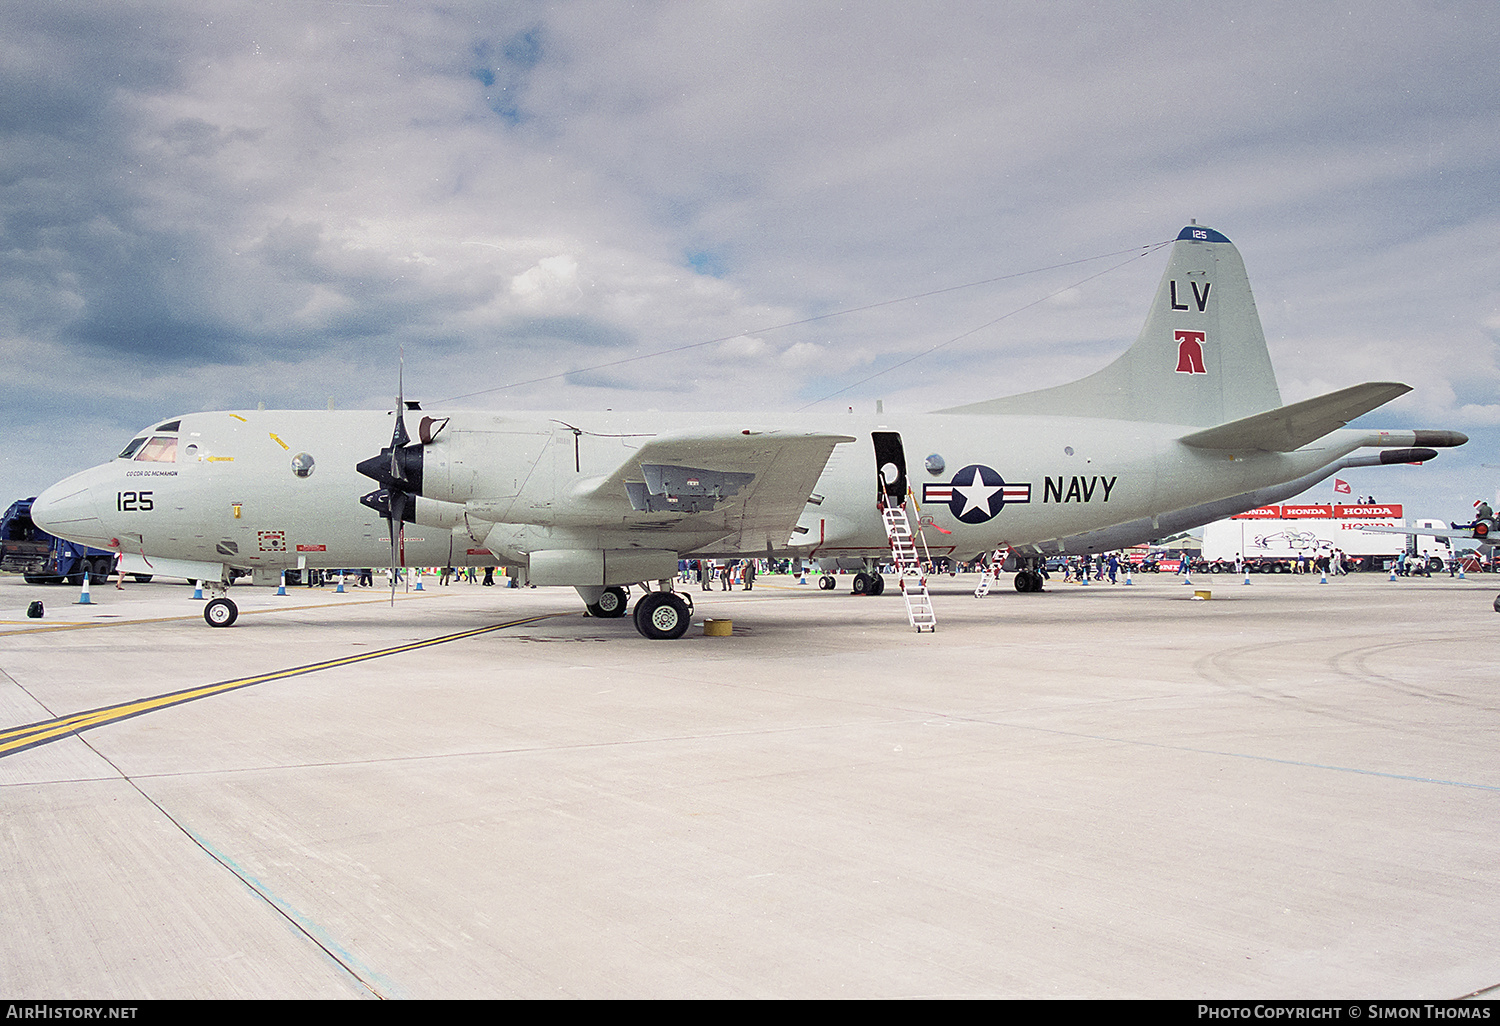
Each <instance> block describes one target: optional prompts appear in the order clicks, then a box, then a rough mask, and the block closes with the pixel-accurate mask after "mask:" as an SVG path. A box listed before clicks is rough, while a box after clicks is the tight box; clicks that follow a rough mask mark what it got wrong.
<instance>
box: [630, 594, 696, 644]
mask: <svg viewBox="0 0 1500 1026" xmlns="http://www.w3.org/2000/svg"><path fill="white" fill-rule="evenodd" d="M634 616H635V629H636V630H638V631H640V632H641V636H642V637H646V638H650V639H651V640H652V641H670V640H674V639H676V638H680V637H682V636H683V635H684V634H686V633H687V629H688V628H689V627H691V626H692V624H693V600H692V597H691V596H687V595H679V594H677V593H676V592H675V591H648V592H646V594H644V595H642V596H641V597H640V598H639V599H637V600H636V603H635V613H634Z"/></svg>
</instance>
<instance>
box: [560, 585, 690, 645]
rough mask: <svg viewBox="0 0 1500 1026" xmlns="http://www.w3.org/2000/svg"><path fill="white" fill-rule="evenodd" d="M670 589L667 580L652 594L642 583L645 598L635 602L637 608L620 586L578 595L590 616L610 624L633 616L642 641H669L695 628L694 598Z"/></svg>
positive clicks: (581, 591) (580, 591) (594, 588)
mask: <svg viewBox="0 0 1500 1026" xmlns="http://www.w3.org/2000/svg"><path fill="white" fill-rule="evenodd" d="M671 586H672V582H671V581H669V580H664V581H660V582H658V584H657V590H656V591H649V590H647V585H646V584H644V583H642V584H641V585H640V589H641V591H642V592H644V594H643V595H641V597H640V598H638V599H636V602H635V606H634V608H632V607H631V605H630V590H629V589H628V588H622V587H619V586H618V585H611V586H610V587H608V588H600V587H598V586H592V587H580V588H579V589H578V594H579V596H580V597H581V598H582V599H583V604H584V607H585V608H587V609H588V611H589V615H590V616H597V617H599V618H600V619H603V620H610V619H615V618H616V617H621V616H624V615H625V614H626V613H630V614H631V619H632V621H633V622H634V623H635V629H636V630H638V631H640V633H641V636H642V637H644V638H650V639H651V640H652V641H670V640H672V639H674V638H680V637H682V636H683V635H684V634H686V633H687V630H688V628H689V627H691V626H692V625H693V600H692V597H691V596H689V595H685V594H678V593H677V592H675V591H671V590H670V589H671Z"/></svg>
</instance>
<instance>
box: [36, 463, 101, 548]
mask: <svg viewBox="0 0 1500 1026" xmlns="http://www.w3.org/2000/svg"><path fill="white" fill-rule="evenodd" d="M31 522H32V523H34V524H36V525H37V526H38V527H40V528H41V529H42V530H43V531H46V532H47V533H48V534H52V535H56V536H57V537H59V538H66V539H68V540H69V541H75V542H81V543H83V544H85V545H94V546H97V547H99V548H109V547H110V546H111V545H112V543H113V538H112V537H111V536H110V535H109V532H108V531H107V530H106V529H105V526H104V523H103V522H102V521H101V520H100V519H99V515H98V512H97V509H96V505H95V502H94V489H93V488H92V487H90V485H89V482H88V481H87V480H86V472H85V474H74V475H73V476H72V477H69V478H65V479H63V480H62V481H59V482H58V483H57V484H55V485H53V486H52V487H51V488H48V489H47V490H46V491H44V492H42V494H41V495H38V496H37V497H36V501H35V502H33V503H32V504H31Z"/></svg>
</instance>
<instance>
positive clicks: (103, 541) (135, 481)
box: [33, 410, 1360, 569]
mask: <svg viewBox="0 0 1500 1026" xmlns="http://www.w3.org/2000/svg"><path fill="white" fill-rule="evenodd" d="M407 417H408V419H410V418H415V417H428V418H431V419H432V421H434V422H441V421H442V420H443V418H447V421H446V423H445V424H443V425H442V427H441V429H440V434H439V435H438V437H437V440H436V441H435V442H434V443H433V444H431V445H429V446H427V447H426V448H427V455H426V467H425V473H424V477H423V481H422V487H421V491H420V496H421V497H420V498H419V499H418V500H417V506H416V517H415V523H410V524H407V525H406V529H405V531H404V546H405V549H404V554H402V555H401V556H400V557H399V559H400V562H402V563H404V564H406V565H412V566H437V565H445V566H463V565H485V564H495V563H501V564H516V565H520V566H523V567H524V566H525V565H526V563H527V560H528V557H529V554H530V553H532V552H535V551H538V550H544V549H545V550H558V549H599V550H619V549H629V548H650V549H657V550H671V551H673V552H676V553H677V554H678V555H680V556H683V557H693V556H697V555H714V556H729V555H735V554H755V555H764V554H766V552H767V549H768V548H769V549H770V550H771V551H772V552H774V553H776V554H780V555H801V556H808V557H828V556H838V555H875V554H877V553H879V552H881V551H883V550H885V549H886V548H887V541H886V537H885V532H884V527H883V525H882V522H881V518H880V512H879V508H878V504H877V496H878V494H879V484H878V481H879V478H878V476H877V473H878V464H877V450H878V449H879V448H880V446H881V444H882V440H883V444H884V445H885V446H886V451H885V453H884V456H885V457H886V458H888V457H889V447H890V444H891V442H890V439H891V438H892V437H893V436H894V437H895V438H897V439H898V443H897V446H898V449H897V451H898V452H899V453H901V454H902V455H904V464H905V466H904V467H902V468H900V469H902V470H903V471H904V481H903V485H902V490H903V491H904V492H905V493H906V495H907V496H908V497H909V506H908V509H909V510H910V512H911V513H912V514H913V520H914V521H915V522H918V523H920V524H921V525H922V527H923V528H924V536H925V540H926V542H927V546H928V548H929V550H930V551H931V552H932V553H933V554H935V555H937V554H948V555H954V556H957V557H960V558H970V557H973V556H975V555H978V554H980V553H985V552H989V551H991V550H993V549H995V548H996V547H997V546H1001V545H1015V546H1024V545H1028V544H1037V543H1042V542H1046V541H1048V540H1050V539H1056V538H1060V537H1065V536H1069V535H1075V534H1079V533H1081V532H1085V531H1091V530H1097V529H1100V528H1104V527H1108V526H1110V525H1113V524H1119V523H1123V522H1126V521H1131V520H1136V519H1139V518H1141V517H1149V516H1152V515H1153V514H1154V513H1157V512H1160V511H1165V510H1174V509H1180V508H1183V507H1188V506H1194V505H1197V504H1200V503H1204V502H1209V501H1212V500H1215V499H1219V498H1223V497H1226V496H1231V495H1236V494H1240V493H1243V492H1247V491H1251V490H1253V489H1256V488H1261V487H1265V486H1267V485H1271V484H1275V483H1278V482H1282V481H1289V480H1292V479H1294V478H1298V477H1300V476H1302V475H1304V474H1307V473H1309V472H1311V471H1313V470H1316V469H1318V468H1319V467H1321V466H1325V465H1327V464H1329V463H1331V462H1332V461H1334V460H1336V459H1337V458H1339V457H1340V456H1343V455H1344V454H1346V453H1348V452H1350V451H1351V450H1352V449H1354V448H1356V447H1357V446H1358V444H1359V438H1360V436H1359V435H1358V434H1357V433H1355V432H1347V433H1346V432H1335V433H1334V434H1333V435H1330V436H1327V437H1325V438H1324V439H1322V440H1320V441H1319V442H1318V443H1315V444H1314V445H1312V446H1307V447H1304V448H1303V449H1300V450H1297V451H1295V452H1290V453H1267V452H1259V451H1251V452H1240V453H1236V452H1226V451H1223V450H1203V449H1194V448H1191V447H1189V446H1185V445H1183V444H1181V443H1180V442H1178V441H1177V439H1178V438H1179V437H1180V436H1181V435H1182V434H1183V433H1184V431H1185V428H1184V427H1182V426H1180V425H1170V424H1153V423H1148V422H1137V421H1115V420H1104V419H1097V418H1089V417H1073V416H1068V417H1063V416H1057V417H1052V416H988V415H970V414H924V415H914V416H908V417H896V416H894V415H887V416H877V417H865V416H857V415H852V414H846V415H834V416H822V417H815V416H802V417H786V418H777V419H776V422H775V427H774V428H764V429H765V430H780V431H787V430H791V431H806V432H823V433H828V434H839V435H846V436H851V437H853V438H854V441H852V442H844V443H842V444H839V445H836V446H834V447H833V450H832V454H831V456H830V457H829V458H828V460H827V462H826V465H824V466H823V467H822V468H821V474H820V475H819V476H818V478H817V484H816V486H815V487H814V489H813V491H812V493H811V494H810V495H809V496H808V497H807V504H806V505H805V507H804V508H803V510H802V513H801V515H800V516H798V517H797V518H796V519H795V521H794V522H790V523H786V524H785V525H784V528H783V530H782V531H781V537H780V538H779V539H766V538H761V539H756V540H754V541H750V540H747V539H746V538H744V537H741V536H739V535H737V534H736V533H735V532H734V530H733V518H734V503H733V502H732V501H730V502H727V503H725V504H724V505H723V506H722V508H721V509H719V510H718V511H716V512H715V513H713V514H698V515H696V516H695V515H684V514H681V513H677V512H673V511H662V512H642V511H640V510H635V509H632V507H631V505H630V503H629V501H628V500H627V497H626V495H625V494H624V489H623V488H619V489H618V494H617V493H616V490H615V489H612V488H604V489H602V490H601V488H600V486H599V482H601V481H606V480H610V479H611V475H615V477H618V476H619V473H620V471H621V468H622V467H625V468H627V470H628V468H629V466H630V463H631V460H632V455H633V453H635V452H636V451H637V450H639V449H640V448H641V447H642V446H643V445H645V444H646V443H647V442H648V441H650V440H651V439H653V438H656V437H659V436H661V435H663V434H667V433H671V432H684V431H691V430H695V429H699V430H701V429H705V428H715V429H725V430H732V429H736V428H743V430H744V431H745V432H751V431H760V430H762V428H763V426H764V425H765V424H766V422H767V421H768V420H769V419H770V418H768V417H767V415H765V414H751V415H736V414H688V413H675V414H674V413H665V414H663V413H609V412H605V413H600V412H586V413H577V412H570V413H557V414H523V415H507V414H500V413H490V412H478V411H452V412H443V413H430V412H418V411H412V412H409V413H408V414H407ZM392 424H393V415H392V414H391V413H390V412H387V411H321V410H320V411H238V412H214V413H196V414H188V415H185V416H183V417H181V418H179V419H178V420H177V421H175V422H167V423H165V424H162V425H158V426H157V427H155V428H152V429H148V430H147V431H144V432H141V433H140V434H139V435H138V436H137V439H135V440H133V442H132V446H131V447H128V448H127V450H126V451H125V452H122V454H121V456H120V457H119V458H116V459H114V460H112V461H110V462H109V463H105V464H103V465H101V466H98V467H94V468H92V469H90V470H87V471H84V472H82V473H80V474H76V475H74V476H72V477H70V478H68V479H66V480H65V481H62V482H60V483H58V484H57V485H54V486H53V487H52V488H50V489H48V490H47V491H46V492H44V493H43V495H42V496H40V497H39V498H38V501H37V505H36V508H35V509H34V511H33V516H34V517H36V519H37V522H38V523H40V524H43V526H44V527H45V529H46V530H48V531H50V532H52V533H54V534H58V535H60V536H63V537H67V538H70V539H72V540H75V541H79V542H84V543H87V544H91V545H97V546H101V547H108V548H115V549H119V550H121V551H123V552H125V553H127V554H140V555H141V556H142V557H144V558H147V559H149V558H151V557H161V558H166V559H174V560H185V561H193V562H198V563H205V564H214V563H217V564H222V565H224V566H227V567H235V568H242V569H255V568H278V567H295V566H309V567H352V566H381V565H385V564H387V563H388V562H389V561H390V558H391V553H390V534H389V529H388V526H387V523H386V522H385V520H384V519H382V517H381V516H380V514H379V513H378V512H376V511H375V510H373V509H371V508H369V507H367V506H365V505H362V504H361V502H360V496H361V495H364V494H365V493H367V492H369V491H370V488H371V481H370V480H369V479H368V478H366V477H364V476H361V475H360V474H359V473H358V472H357V471H356V470H355V465H356V464H357V463H358V462H359V461H361V460H363V459H366V458H368V457H370V456H372V455H374V454H375V453H378V452H379V451H380V450H381V448H382V447H384V446H388V445H389V444H390V438H391V432H392ZM414 444H416V443H414ZM768 542H770V544H769V545H768V544H767V543H768Z"/></svg>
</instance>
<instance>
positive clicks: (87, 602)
mask: <svg viewBox="0 0 1500 1026" xmlns="http://www.w3.org/2000/svg"><path fill="white" fill-rule="evenodd" d="M89 577H90V574H89V571H88V564H86V563H85V564H84V568H83V592H82V593H81V594H80V595H79V596H78V601H77V602H75V603H74V605H77V606H91V605H93V604H94V600H93V599H91V598H89Z"/></svg>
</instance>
